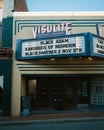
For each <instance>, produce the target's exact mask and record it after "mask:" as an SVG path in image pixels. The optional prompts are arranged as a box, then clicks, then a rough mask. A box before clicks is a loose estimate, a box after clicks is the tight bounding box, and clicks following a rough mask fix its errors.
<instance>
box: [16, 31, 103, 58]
mask: <svg viewBox="0 0 104 130" xmlns="http://www.w3.org/2000/svg"><path fill="white" fill-rule="evenodd" d="M103 43H104V40H103V39H102V38H98V37H97V36H95V35H93V34H91V33H82V34H73V35H66V36H57V37H50V38H38V39H25V40H17V43H16V46H17V47H16V59H17V60H26V59H36V58H52V57H78V56H81V57H83V56H104V45H103Z"/></svg>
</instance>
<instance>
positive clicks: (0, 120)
mask: <svg viewBox="0 0 104 130" xmlns="http://www.w3.org/2000/svg"><path fill="white" fill-rule="evenodd" d="M94 120H104V111H60V112H58V111H57V112H56V113H49V114H43V113H40V114H39V113H37V114H35V113H34V114H31V115H29V116H16V117H12V116H0V126H3V125H5V126H6V125H25V124H26V125H27V124H41V123H64V122H73V121H74V122H75V121H76V122H78V121H94Z"/></svg>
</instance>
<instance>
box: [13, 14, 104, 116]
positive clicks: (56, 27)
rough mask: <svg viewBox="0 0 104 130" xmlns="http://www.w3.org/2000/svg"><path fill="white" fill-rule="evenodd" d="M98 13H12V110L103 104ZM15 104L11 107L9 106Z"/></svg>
mask: <svg viewBox="0 0 104 130" xmlns="http://www.w3.org/2000/svg"><path fill="white" fill-rule="evenodd" d="M103 16H104V12H100V13H99V12H60V13H43V12H40V13H35V12H34V13H33V12H32V13H31V12H27V13H26V12H24V13H23V12H22V13H21V12H18V13H17V12H14V13H13V43H12V46H13V47H12V49H13V51H14V55H13V68H12V71H13V73H12V74H13V75H12V99H11V102H12V103H11V105H12V107H11V108H12V115H19V114H20V113H21V97H22V96H26V95H31V96H32V104H31V110H36V109H41V110H42V109H48V108H49V109H54V101H55V99H57V98H61V100H62V103H63V109H70V108H74V107H83V106H89V107H94V108H104V101H103V99H104V74H103V73H104V61H103V55H104V51H103V43H104V39H103V36H104V31H103V29H104V28H103V24H104V21H103ZM14 108H15V109H14Z"/></svg>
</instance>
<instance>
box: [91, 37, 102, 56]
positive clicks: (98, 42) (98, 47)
mask: <svg viewBox="0 0 104 130" xmlns="http://www.w3.org/2000/svg"><path fill="white" fill-rule="evenodd" d="M92 55H94V56H100V57H104V38H102V37H97V36H95V35H94V36H93V50H92Z"/></svg>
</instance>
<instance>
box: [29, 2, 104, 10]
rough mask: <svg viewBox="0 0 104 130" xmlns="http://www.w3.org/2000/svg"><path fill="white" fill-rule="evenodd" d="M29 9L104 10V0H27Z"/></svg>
mask: <svg viewBox="0 0 104 130" xmlns="http://www.w3.org/2000/svg"><path fill="white" fill-rule="evenodd" d="M27 5H28V9H29V11H34V12H35V11H36V12H37V11H48V12H49V11H56V12H57V11H104V0H27Z"/></svg>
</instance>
